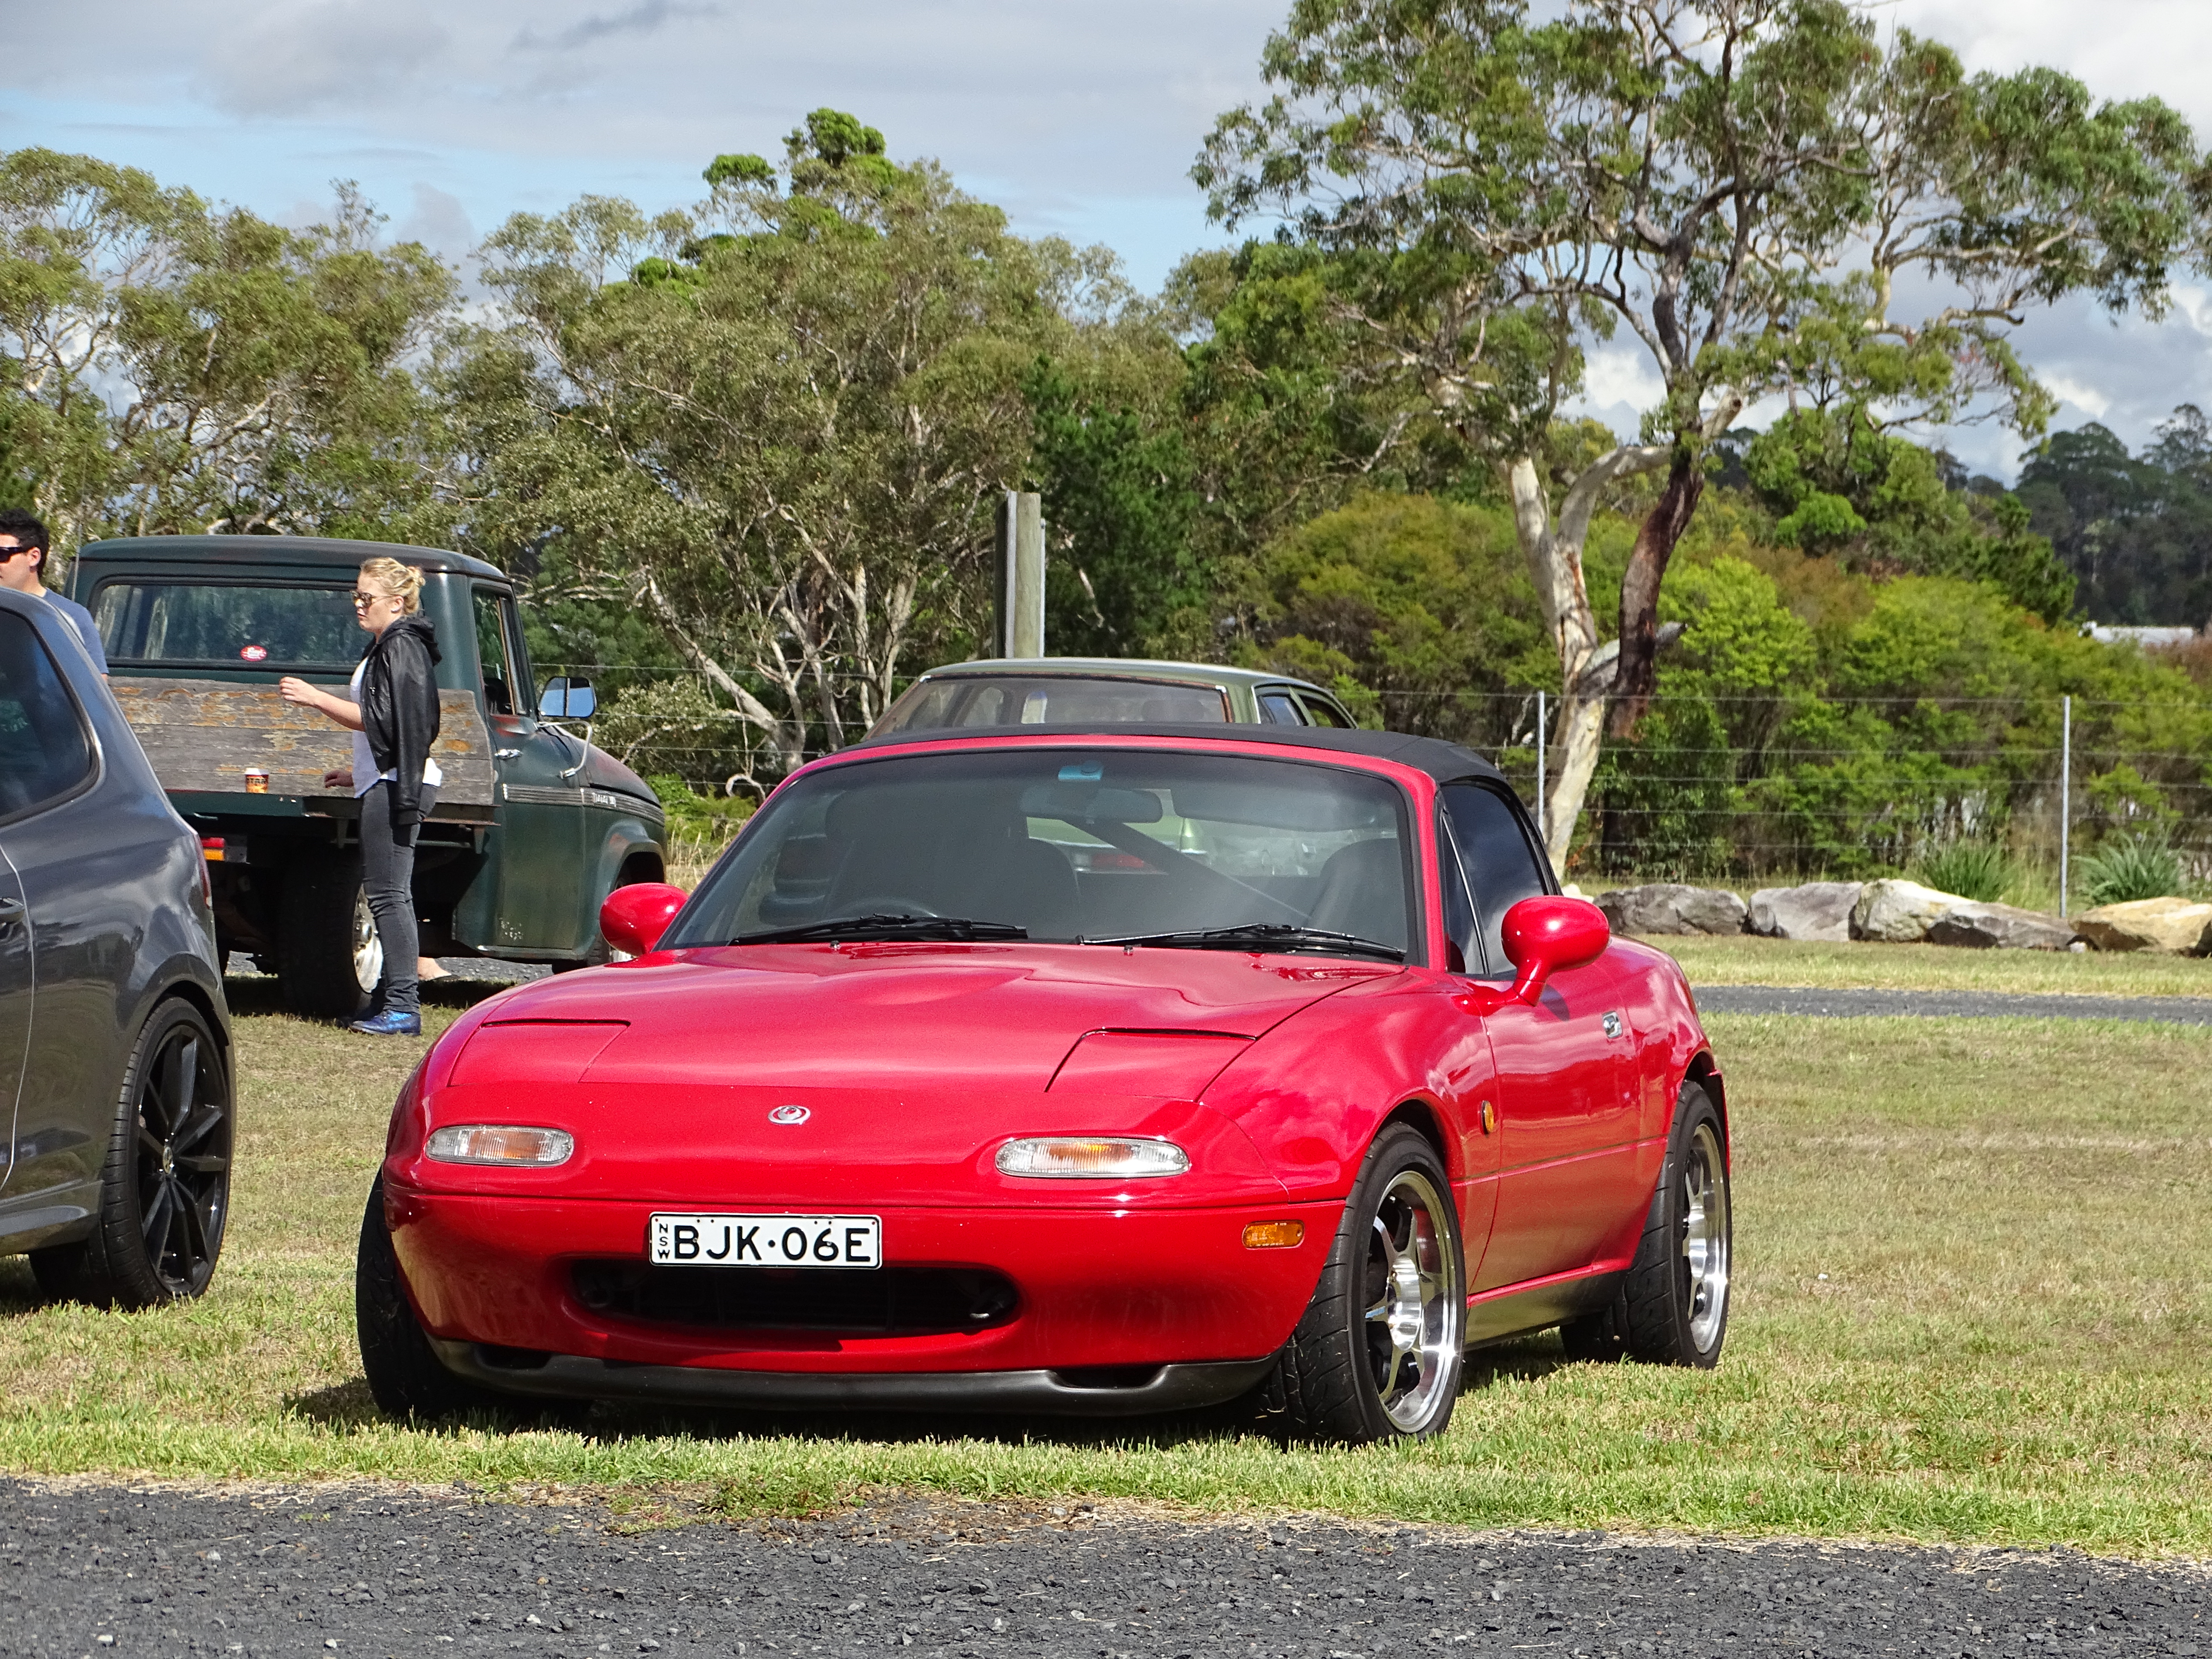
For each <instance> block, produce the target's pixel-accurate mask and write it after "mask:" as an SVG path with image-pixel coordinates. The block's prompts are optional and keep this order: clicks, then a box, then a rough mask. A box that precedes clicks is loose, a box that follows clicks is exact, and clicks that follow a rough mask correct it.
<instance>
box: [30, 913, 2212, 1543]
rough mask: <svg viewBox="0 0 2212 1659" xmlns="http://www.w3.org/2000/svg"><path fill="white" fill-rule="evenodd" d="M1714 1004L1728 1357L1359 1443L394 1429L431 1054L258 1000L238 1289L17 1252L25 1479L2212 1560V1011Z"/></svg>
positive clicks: (654, 1429)
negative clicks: (170, 1287)
mask: <svg viewBox="0 0 2212 1659" xmlns="http://www.w3.org/2000/svg"><path fill="white" fill-rule="evenodd" d="M1858 948H1861V949H1863V948H1865V947H1858ZM1869 954H1880V953H1878V952H1872V951H1869ZM1960 954H1961V955H1962V956H1963V955H1964V953H1960ZM1969 960H1973V959H1972V958H1969ZM1981 960H1987V959H1986V958H1982V959H1981ZM2059 965H2060V966H2062V967H2063V966H2070V965H2072V964H2065V963H2061V964H2059ZM2194 965H2195V964H2183V966H2184V967H2190V966H2194ZM2130 988H2136V987H2130ZM450 1017H451V1016H450V1012H449V1011H448V1012H445V1013H442V1014H441V1015H440V1016H439V1018H440V1020H441V1021H442V1020H443V1019H445V1018H450ZM1712 1028H1713V1035H1714V1037H1715V1040H1716V1042H1717V1045H1718V1048H1719V1051H1720V1054H1721V1055H1722V1058H1723V1064H1724V1065H1725V1066H1726V1067H1727V1069H1728V1073H1729V1084H1730V1092H1731V1097H1732V1101H1733V1109H1734V1114H1735V1136H1736V1149H1737V1172H1738V1175H1739V1177H1740V1180H1739V1182H1738V1186H1737V1211H1738V1214H1737V1232H1736V1240H1737V1250H1738V1267H1739V1278H1738V1287H1739V1288H1738V1301H1737V1304H1736V1322H1735V1327H1734V1328H1733V1330H1732V1331H1731V1333H1730V1340H1729V1349H1728V1352H1727V1356H1726V1358H1725V1359H1724V1361H1723V1364H1722V1366H1721V1368H1720V1369H1719V1370H1718V1371H1717V1372H1714V1373H1711V1374H1700V1373H1692V1372H1685V1371H1671V1370H1654V1369H1650V1368H1646V1367H1641V1366H1617V1367H1601V1366H1591V1365H1568V1364H1564V1363H1563V1362H1562V1359H1561V1356H1560V1353H1559V1347H1558V1345H1557V1343H1556V1341H1555V1340H1535V1341H1531V1342H1528V1343H1524V1344H1521V1345H1518V1346H1515V1347H1512V1348H1510V1349H1506V1350H1502V1351H1492V1352H1490V1353H1488V1354H1486V1355H1484V1356H1481V1357H1480V1358H1481V1363H1480V1364H1478V1365H1477V1366H1476V1367H1475V1369H1474V1376H1472V1378H1471V1379H1470V1383H1469V1386H1468V1390H1467V1392H1466V1394H1465V1395H1463V1396H1462V1400H1461V1401H1460V1404H1459V1410H1458V1415H1457V1416H1456V1417H1455V1419H1454V1421H1453V1424H1452V1426H1451V1429H1450V1431H1449V1434H1448V1435H1446V1436H1445V1437H1443V1438H1442V1439H1440V1440H1439V1441H1437V1442H1435V1443H1430V1444H1426V1445H1422V1446H1417V1447H1412V1448H1407V1449H1365V1450H1359V1451H1352V1452H1345V1451H1332V1450H1309V1449H1302V1448H1294V1449H1287V1450H1286V1449H1283V1448H1282V1447H1280V1446H1279V1445H1278V1444H1277V1443H1274V1442H1273V1441H1272V1440H1270V1439H1268V1438H1267V1437H1263V1436H1261V1435H1258V1434H1255V1433H1251V1432H1249V1431H1246V1430H1245V1429H1244V1428H1243V1427H1240V1426H1239V1425H1237V1424H1235V1423H1233V1422H1228V1421H1224V1420H1218V1419H1215V1420H1206V1421H1196V1422H1186V1423H1182V1424H1178V1425H1168V1426H1165V1427H1159V1428H1153V1429H1149V1430H1146V1429H1132V1428H1129V1427H1127V1426H1126V1425H1122V1426H1108V1427H1105V1428H1097V1427H1085V1426H1083V1425H1073V1426H1071V1425H1057V1426H1055V1425H1030V1427H1029V1428H1027V1429H1026V1430H1024V1428H1022V1427H1021V1426H1020V1425H1005V1424H994V1423H972V1424H971V1423H962V1422H957V1421H948V1420H945V1419H936V1420H933V1421H927V1422H915V1421H896V1420H885V1419H867V1420H858V1421H855V1420H852V1419H843V1420H839V1419H810V1420H806V1421H795V1420H785V1421H782V1422H772V1421H766V1420H763V1419H745V1418H740V1417H735V1416H729V1417H720V1418H717V1417H713V1416H706V1415H696V1416H690V1417H682V1418H670V1417H658V1416H652V1415H647V1414H642V1413H610V1412H602V1413H599V1414H597V1415H595V1416H594V1417H593V1418H592V1419H591V1422H590V1425H589V1427H590V1432H589V1433H587V1434H577V1433H572V1432H560V1431H531V1432H513V1433H507V1432H500V1431H491V1430H486V1429H482V1428H476V1429H465V1430H459V1431H438V1432H425V1431H414V1430H409V1429H402V1428H397V1427H394V1426H392V1425H388V1424H386V1423H383V1422H381V1421H380V1420H378V1419H376V1417H375V1416H374V1413H373V1412H372V1411H371V1409H370V1407H369V1405H368V1397H367V1393H366V1390H365V1388H364V1386H363V1385H362V1382H361V1380H360V1373H359V1361H358V1358H357V1356H356V1352H355V1347H354V1339H353V1320H352V1303H351V1272H352V1260H353V1240H354V1234H355V1229H356V1225H358V1220H359V1216H360V1212H361V1206H362V1198H363V1195H364V1194H365V1192H366V1190H367V1188H368V1182H369V1179H370V1172H371V1170H372V1168H373V1166H374V1163H375V1161H376V1159H377V1158H378V1156H379V1153H380V1145H381V1140H382V1136H383V1124H384V1115H385V1110H386V1105H387V1103H388V1102H389V1100H390V1098H391V1097H392V1091H393V1090H394V1088H395V1087H396V1086H397V1085H398V1082H399V1080H400V1079H401V1077H402V1076H403V1074H404V1072H405V1071H406V1069H407V1068H408V1067H409V1066H410V1065H411V1064H412V1063H413V1061H414V1060H415V1057H416V1054H417V1053H418V1052H419V1048H417V1046H416V1045H415V1044H412V1043H408V1042H368V1041H364V1040H361V1039H356V1038H352V1037H348V1036H343V1035H342V1034H340V1033H337V1032H336V1031H333V1030H329V1029H327V1028H321V1027H317V1026H313V1025H309V1024H302V1023H300V1022H297V1021H293V1020H289V1019H286V1018H280V1017H277V1016H275V1015H271V1014H249V1015H246V1017H244V1018H241V1019H240V1039H241V1044H242V1048H243V1054H244V1062H243V1066H242V1077H241V1079H240V1081H241V1101H242V1103H241V1110H240V1148H239V1173H238V1182H237V1191H236V1212H235V1220H234V1224H233V1228H232V1231H231V1235H230V1239H229V1243H228V1249H227V1250H226V1254H225V1258H224V1261H223V1264H222V1269H221V1272H220V1273H219V1274H218V1277H217V1279H216V1284H215V1286H214V1289H213V1291H211V1292H210V1295H209V1296H208V1297H206V1298H205V1300H204V1301H203V1302H201V1303H199V1304H196V1305H193V1306H191V1307H187V1308H181V1309H173V1310H166V1311H163V1312H160V1313H155V1314H149V1315H137V1316H117V1315H111V1314H102V1313H95V1312H92V1311H88V1310H83V1309H80V1308H72V1307H43V1306H40V1305H39V1304H37V1303H36V1301H35V1299H34V1297H33V1289H32V1284H31V1279H30V1275H29V1273H28V1271H27V1268H26V1267H24V1266H23V1264H22V1263H21V1262H20V1261H6V1262H0V1375H4V1376H6V1377H7V1378H8V1379H9V1381H8V1384H7V1389H6V1393H5V1396H4V1400H0V1468H8V1469H12V1470H15V1471H19V1472H36V1473H55V1474H59V1473H74V1472H94V1471H116V1472H132V1473H145V1474H157V1475H165V1476H190V1477H202V1476H213V1477H222V1476H231V1475H242V1476H247V1477H256V1478H283V1477H333V1476H351V1475H360V1474H374V1475H379V1476H386V1477H392V1478H397V1479H400V1480H424V1481H450V1480H469V1481H471V1482H478V1483H487V1484H489V1485H491V1486H495V1487H496V1486H499V1485H500V1484H501V1483H506V1482H513V1483H522V1482H561V1483H578V1484H585V1485H591V1486H599V1487H603V1488H614V1489H616V1491H617V1495H618V1496H619V1494H620V1492H621V1491H622V1490H623V1489H625V1488H627V1489H631V1490H633V1491H635V1490H636V1489H638V1488H665V1487H667V1486H671V1485H674V1486H680V1487H683V1488H684V1489H686V1490H688V1491H690V1492H692V1493H694V1494H696V1495H700V1496H702V1497H704V1498H707V1499H708V1500H709V1501H710V1502H714V1503H719V1504H720V1505H721V1506H722V1507H726V1508H728V1509H730V1510H793V1509H801V1508H805V1507H808V1506H811V1505H816V1504H825V1503H833V1502H835V1501H836V1500H837V1499H838V1498H840V1497H841V1496H844V1495H848V1494H851V1493H854V1492H857V1491H859V1490H860V1489H862V1488H865V1487H868V1486H904V1487H908V1488H912V1489H917V1490H921V1491H924V1492H939V1493H944V1494H948V1495H961V1496H973V1497H989V1496H1007V1495H1022V1496H1028V1497H1033V1498H1048V1497H1057V1496H1060V1495H1083V1496H1088V1497H1098V1496H1131V1497H1138V1498H1152V1499H1159V1500H1164V1501H1168V1502H1171V1503H1176V1504H1188V1505H1192V1506H1195V1507H1196V1508H1198V1509H1200V1510H1210V1511H1236V1512H1249V1511H1250V1510H1255V1509H1258V1510H1267V1509H1276V1508H1280V1509H1310V1510H1334V1511H1336V1512H1339V1513H1342V1514H1346V1515H1351V1516H1390V1517H1402V1518H1406V1519H1419V1520H1431V1521H1448V1522H1466V1523H1472V1524H1476V1525H1486V1526H1500V1525H1517V1524H1542V1525H1553V1526H1604V1527H1631V1528H1699V1529H1706V1528H1710V1529H1718V1530H1723V1531H1728V1532H1736V1533H1760V1532H1788V1533H1805V1534H1831V1535H1838V1534H1845V1535H1861V1536H1864V1535H1881V1536H1897V1537H1908V1536H1909V1537H1916V1538H1924V1539H1939V1538H1940V1539H1955V1540H1975V1541H2022V1542H2045V1541H2068V1542H2071V1543H2074V1544H2077V1545H2080V1546H2082V1547H2087V1548H2091V1549H2095V1550H2102V1551H2108V1552H2116V1553H2163V1552H2181V1553H2191V1554H2197V1555H2206V1554H2212V1103H2208V1091H2207V1090H2206V1088H2205V1086H2204V1079H2205V1075H2206V1073H2207V1070H2208V1068H2212V1031H2207V1030H2197V1029H2185V1028H2178V1027H2159V1026H2154V1025H2142V1024H2120V1023H2117V1022H2115V1023H2109V1024H2107V1023H2101V1022H2051V1023H2034V1022H2027V1021H2011V1020H2005V1021H1964V1020H1935V1019H1896V1020H1875V1019H1868V1020H1799V1019H1785V1018H1764V1017H1762V1018H1729V1017H1720V1018H1715V1019H1714V1020H1713V1021H1712Z"/></svg>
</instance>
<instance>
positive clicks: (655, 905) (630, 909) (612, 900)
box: [599, 881, 690, 957]
mask: <svg viewBox="0 0 2212 1659" xmlns="http://www.w3.org/2000/svg"><path fill="white" fill-rule="evenodd" d="M689 899H690V894H689V893H687V892H685V891H684V890H683V889H682V888H681V887H671V886H670V885H669V884H667V883H666V882H661V881H641V882H636V883H634V884H631V885H630V886H628V887H617V888H616V889H615V890H614V891H613V892H611V893H609V894H608V895H607V897H606V902H605V903H604V904H602V905H600V906H599V935H600V937H601V938H603V939H605V940H606V942H607V943H608V944H609V945H612V946H613V947H614V948H615V949H616V950H617V951H621V952H622V953H623V955H624V956H631V957H641V956H644V955H646V954H647V952H648V951H651V950H652V949H653V947H654V946H655V945H659V943H660V936H661V935H662V934H663V933H666V932H667V931H668V924H669V923H670V922H671V921H675V920H676V913H677V912H678V910H681V909H682V908H684V903H685V902H686V901H688V900H689Z"/></svg>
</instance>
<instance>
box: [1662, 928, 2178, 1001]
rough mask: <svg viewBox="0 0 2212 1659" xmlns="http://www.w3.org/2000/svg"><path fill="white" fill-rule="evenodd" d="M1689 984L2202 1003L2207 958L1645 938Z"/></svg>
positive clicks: (1748, 938)
mask: <svg viewBox="0 0 2212 1659" xmlns="http://www.w3.org/2000/svg"><path fill="white" fill-rule="evenodd" d="M1644 943H1645V944H1647V945H1656V946H1657V947H1658V948H1659V949H1661V950H1662V951H1666V952H1667V953H1668V955H1669V956H1672V957H1674V959H1675V960H1676V961H1677V962H1679V963H1681V964H1682V969H1683V971H1684V972H1686V974H1688V975H1689V976H1690V982H1691V983H1692V984H1693V985H1807V986H1812V987H1816V988H1818V989H1820V990H1824V991H1829V990H1842V989H1846V988H1852V989H1856V988H1860V987H1864V988H1868V989H1873V990H1906V991H2020V992H2032V993H2034V994H2037V995H2047V994H2054V993H2055V994H2062V995H2078V996H2093V997H2212V957H2166V956H2154V955H2152V954H2150V953H2149V952H2148V951H2124V952H2106V951H2082V952H2081V953H2079V954H2076V953H2075V952H2074V951H1969V950H1964V949H1961V948H1960V947H1959V946H1956V945H1864V944H1859V945H1814V944H1810V943H1807V942H1804V941H1802V940H1796V939H1759V938H1756V937H1754V936H1753V935H1752V934H1749V933H1741V934H1737V935H1735V936H1734V937H1732V938H1720V937H1717V936H1708V935H1699V934H1688V935H1679V936H1669V937H1667V938H1663V939H1646V940H1645V941H1644Z"/></svg>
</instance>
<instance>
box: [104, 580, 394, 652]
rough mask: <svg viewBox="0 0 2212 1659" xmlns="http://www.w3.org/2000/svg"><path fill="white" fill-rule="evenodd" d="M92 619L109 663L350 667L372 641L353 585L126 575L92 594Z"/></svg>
mask: <svg viewBox="0 0 2212 1659" xmlns="http://www.w3.org/2000/svg"><path fill="white" fill-rule="evenodd" d="M92 614H93V617H94V621H95V622H97V623H99V626H100V644H101V645H102V646H103V647H105V648H106V652H107V659H108V660H109V661H110V662H112V663H133V664H149V665H151V664H173V665H177V666H179V667H183V666H191V667H199V668H214V667H223V668H269V669H277V668H283V669H301V668H312V669H323V670H350V669H351V668H352V667H353V665H354V664H355V663H356V662H357V661H358V660H359V659H360V658H361V650H362V646H363V645H364V644H366V643H367V642H368V636H367V635H364V634H363V633H362V631H361V629H358V628H356V626H355V625H354V618H353V587H352V585H351V584H350V583H348V584H347V585H346V586H343V587H306V586H268V585H265V584H263V583H258V582H256V583H252V584H248V583H244V582H179V581H158V580H137V579H131V578H126V579H124V580H115V581H105V582H102V583H101V584H100V586H99V587H98V588H97V589H96V590H94V594H93V599H92Z"/></svg>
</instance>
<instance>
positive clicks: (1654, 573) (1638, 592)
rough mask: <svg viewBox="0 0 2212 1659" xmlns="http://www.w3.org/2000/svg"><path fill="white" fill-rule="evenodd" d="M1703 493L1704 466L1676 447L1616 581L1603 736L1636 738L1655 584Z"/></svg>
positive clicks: (1653, 649)
mask: <svg viewBox="0 0 2212 1659" xmlns="http://www.w3.org/2000/svg"><path fill="white" fill-rule="evenodd" d="M1704 494H1705V468H1704V467H1702V466H1701V465H1699V462H1698V455H1697V453H1696V452H1695V451H1694V450H1692V448H1691V447H1689V446H1688V445H1687V444H1678V445H1676V446H1675V448H1674V455H1673V458H1672V461H1671V463H1670V465H1668V471H1667V487H1666V488H1665V489H1662V490H1661V491H1660V492H1659V499H1658V501H1656V502H1654V503H1653V504H1652V507H1651V511H1650V512H1649V513H1646V514H1644V522H1643V524H1642V525H1640V526H1638V528H1637V532H1636V546H1635V549H1634V550H1633V551H1632V552H1631V553H1630V554H1629V556H1628V568H1627V570H1626V572H1625V573H1623V574H1622V576H1621V579H1620V667H1619V668H1618V669H1617V670H1616V671H1615V672H1614V677H1613V713H1612V715H1611V717H1610V719H1609V720H1607V735H1608V736H1611V737H1614V738H1626V737H1632V736H1633V735H1635V732H1636V723H1637V722H1638V720H1642V719H1643V718H1644V710H1645V709H1646V708H1650V706H1651V693H1652V690H1653V688H1654V687H1655V686H1656V684H1657V683H1658V675H1659V584H1660V583H1661V582H1662V581H1663V580H1665V579H1666V575H1667V562H1668V560H1669V559H1671V558H1673V557H1674V544H1676V543H1677V542H1679V541H1680V540H1681V539H1682V532H1684V531H1686V530H1687V529H1688V528H1689V527H1690V517H1691V515H1692V513H1695V512H1696V511H1697V510H1698V498H1699V496H1700V495H1704Z"/></svg>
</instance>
